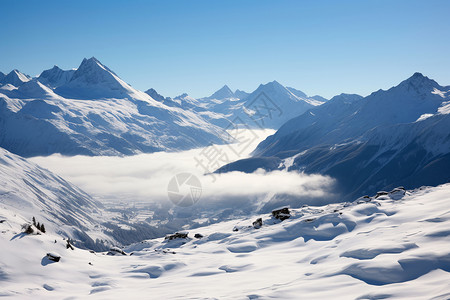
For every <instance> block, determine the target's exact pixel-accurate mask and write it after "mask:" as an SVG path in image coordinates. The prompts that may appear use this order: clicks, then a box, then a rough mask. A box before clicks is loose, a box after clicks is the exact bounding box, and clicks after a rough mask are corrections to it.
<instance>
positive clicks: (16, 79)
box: [1, 69, 30, 86]
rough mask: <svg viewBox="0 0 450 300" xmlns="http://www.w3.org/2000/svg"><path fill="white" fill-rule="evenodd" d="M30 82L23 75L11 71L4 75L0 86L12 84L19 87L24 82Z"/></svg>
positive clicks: (28, 78)
mask: <svg viewBox="0 0 450 300" xmlns="http://www.w3.org/2000/svg"><path fill="white" fill-rule="evenodd" d="M28 81H30V77H29V76H27V75H25V74H23V73H22V72H20V71H19V70H17V69H14V70H12V71H11V72H9V74H8V75H6V76H5V77H4V78H3V80H2V81H1V83H2V84H8V83H9V84H12V85H14V86H20V85H22V84H24V83H25V82H28Z"/></svg>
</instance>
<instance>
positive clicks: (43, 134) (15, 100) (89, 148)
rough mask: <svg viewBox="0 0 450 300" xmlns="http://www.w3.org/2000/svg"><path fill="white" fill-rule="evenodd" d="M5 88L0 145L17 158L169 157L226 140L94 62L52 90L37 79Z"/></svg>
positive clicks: (0, 108) (191, 115) (203, 122)
mask: <svg viewBox="0 0 450 300" xmlns="http://www.w3.org/2000/svg"><path fill="white" fill-rule="evenodd" d="M53 69H54V68H53ZM53 69H52V70H53ZM55 73H58V70H56V71H55ZM9 86H10V85H5V86H3V87H2V89H0V118H1V120H2V122H0V132H2V134H1V135H0V146H1V147H3V148H5V149H7V150H9V151H11V152H13V153H16V154H19V155H22V156H36V155H49V154H52V153H61V154H65V155H77V154H83V155H120V154H134V153H142V152H154V151H173V150H181V149H190V148H194V147H199V146H205V145H208V144H210V143H219V144H220V143H223V142H224V141H226V140H229V138H230V137H229V136H228V134H227V133H226V132H224V130H223V129H221V128H219V127H217V126H215V125H213V124H211V123H209V122H208V121H206V120H205V119H204V118H202V117H201V116H199V115H198V114H196V113H195V112H193V111H189V110H185V109H182V108H180V107H170V106H167V105H165V104H164V103H161V102H159V101H156V100H154V99H152V98H151V97H150V96H149V95H148V94H146V93H143V92H140V91H138V90H136V89H134V88H132V87H131V86H129V85H128V84H126V83H125V82H124V81H122V80H121V79H120V78H119V77H118V76H117V75H116V74H115V73H114V72H112V71H111V70H110V69H109V68H107V67H105V66H104V65H102V64H101V63H100V62H99V61H98V60H97V59H95V58H91V59H84V60H83V62H82V63H81V65H80V67H79V68H78V69H77V70H76V71H75V72H74V74H73V76H72V78H71V79H70V81H69V82H68V83H66V84H63V85H61V86H59V87H57V88H56V89H54V90H52V89H51V88H49V87H48V86H45V85H44V84H43V83H41V82H39V80H32V81H30V82H27V83H25V84H23V85H21V86H20V87H19V88H14V87H12V86H11V88H7V87H9ZM63 95H64V96H65V97H64V96H63ZM66 97H72V98H66ZM110 97H111V98H110ZM82 98H84V99H82Z"/></svg>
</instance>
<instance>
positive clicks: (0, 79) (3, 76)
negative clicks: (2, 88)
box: [0, 72, 6, 82]
mask: <svg viewBox="0 0 450 300" xmlns="http://www.w3.org/2000/svg"><path fill="white" fill-rule="evenodd" d="M5 76H6V75H5V74H4V73H3V72H0V82H2V80H3V78H5Z"/></svg>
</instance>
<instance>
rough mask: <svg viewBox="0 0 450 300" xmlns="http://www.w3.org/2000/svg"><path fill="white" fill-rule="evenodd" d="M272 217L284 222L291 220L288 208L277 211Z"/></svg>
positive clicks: (273, 212) (274, 211)
mask: <svg viewBox="0 0 450 300" xmlns="http://www.w3.org/2000/svg"><path fill="white" fill-rule="evenodd" d="M272 216H273V217H274V218H275V219H278V220H281V221H284V220H286V219H289V218H290V217H291V212H290V211H289V208H288V207H283V208H279V209H275V210H273V211H272Z"/></svg>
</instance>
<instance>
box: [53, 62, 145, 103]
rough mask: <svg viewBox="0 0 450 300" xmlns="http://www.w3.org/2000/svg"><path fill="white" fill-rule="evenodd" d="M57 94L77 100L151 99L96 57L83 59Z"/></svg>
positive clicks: (57, 90) (58, 89)
mask: <svg viewBox="0 0 450 300" xmlns="http://www.w3.org/2000/svg"><path fill="white" fill-rule="evenodd" d="M56 92H57V93H58V94H60V95H62V96H64V97H66V98H75V99H99V98H131V99H138V100H149V99H151V98H150V97H149V96H148V95H147V94H145V93H144V92H141V91H138V90H136V89H134V88H132V87H131V86H130V85H129V84H127V83H126V82H125V81H123V80H122V79H120V78H119V76H117V75H116V73H114V72H113V71H112V70H110V69H109V68H108V67H106V66H105V65H103V64H102V63H101V62H100V61H99V60H98V59H96V58H95V57H91V58H89V59H87V58H85V59H83V61H82V62H81V64H80V66H79V67H78V69H77V70H76V71H75V72H74V73H73V76H72V78H71V79H70V81H69V82H68V83H67V84H64V85H62V86H60V87H59V88H57V89H56Z"/></svg>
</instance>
